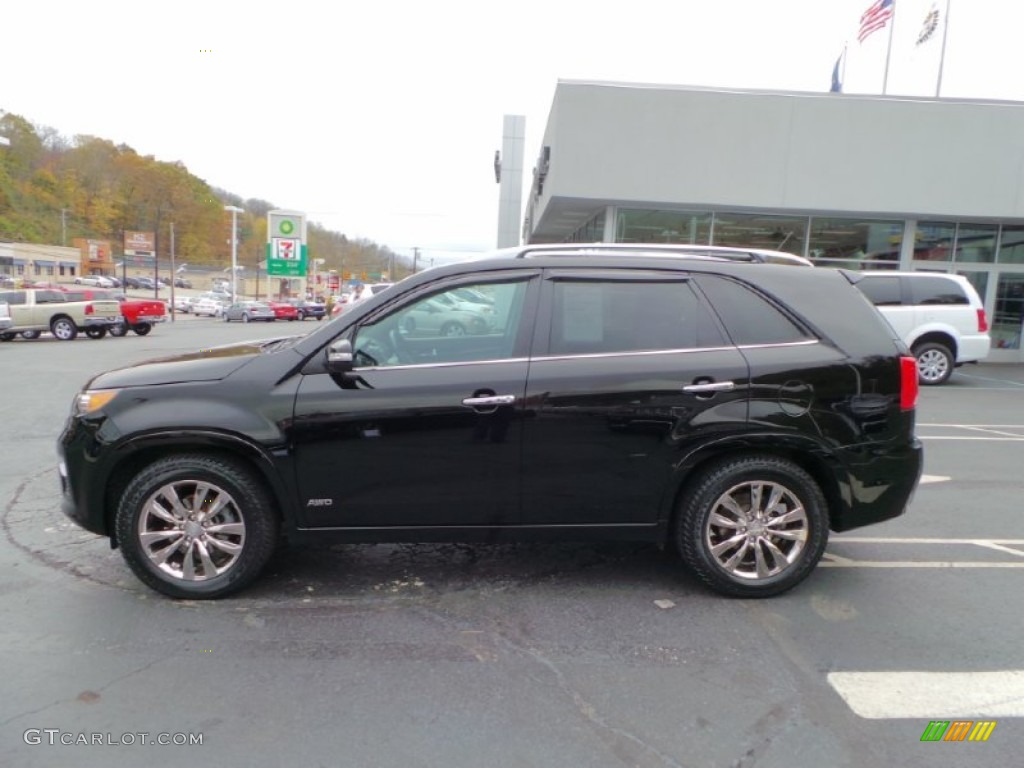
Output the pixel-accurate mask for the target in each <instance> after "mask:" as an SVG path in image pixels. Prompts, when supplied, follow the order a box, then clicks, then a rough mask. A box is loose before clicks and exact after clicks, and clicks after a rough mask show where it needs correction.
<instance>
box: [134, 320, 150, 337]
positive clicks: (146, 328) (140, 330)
mask: <svg viewBox="0 0 1024 768" xmlns="http://www.w3.org/2000/svg"><path fill="white" fill-rule="evenodd" d="M132 330H133V331H135V333H136V334H138V335H139V336H145V335H146V334H147V333H149V332H150V331H152V330H153V326H152V324H151V323H136V324H135V325H133V326H132Z"/></svg>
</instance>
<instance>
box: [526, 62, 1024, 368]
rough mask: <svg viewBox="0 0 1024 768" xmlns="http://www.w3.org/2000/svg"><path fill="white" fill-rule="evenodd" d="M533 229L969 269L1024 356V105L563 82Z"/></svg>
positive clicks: (529, 225)
mask: <svg viewBox="0 0 1024 768" xmlns="http://www.w3.org/2000/svg"><path fill="white" fill-rule="evenodd" d="M523 240H524V242H528V243H544V242H573V241H576V242H592V241H604V242H628V243H645V242H646V243H703V244H712V245H734V246H748V247H758V248H773V249H777V250H782V251H787V252H790V253H795V254H799V255H802V256H805V257H807V258H809V259H811V260H812V261H814V262H815V264H817V265H819V266H823V267H843V268H848V269H889V268H899V269H907V270H932V271H942V272H957V273H960V274H963V275H965V276H966V277H968V278H969V279H970V280H971V282H972V283H973V284H974V286H975V287H976V288H977V289H978V293H979V294H980V295H981V297H982V299H983V300H984V302H985V308H986V310H987V312H988V317H989V320H990V322H991V325H992V346H993V349H992V354H991V355H990V357H989V360H991V361H996V362H1020V361H1024V349H1022V344H1021V326H1022V322H1024V104H1022V103H1017V102H998V101H976V100H963V99H946V98H940V99H927V98H917V97H902V96H900V97H896V96H862V95H849V94H838V93H800V92H776V91H742V90H727V89H712V88H694V87H674V86H665V85H657V86H655V85H636V84H620V83H603V82H581V81H560V82H559V83H558V85H557V87H556V90H555V96H554V100H553V103H552V106H551V113H550V115H549V118H548V123H547V126H546V128H545V131H544V138H543V140H542V142H541V148H540V152H539V155H538V157H537V159H536V161H535V166H534V169H533V181H532V188H531V190H530V192H529V195H528V200H527V203H526V214H525V217H524V220H523Z"/></svg>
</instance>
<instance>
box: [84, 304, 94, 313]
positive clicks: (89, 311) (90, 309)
mask: <svg viewBox="0 0 1024 768" xmlns="http://www.w3.org/2000/svg"><path fill="white" fill-rule="evenodd" d="M85 314H87V315H91V314H92V304H86V305H85Z"/></svg>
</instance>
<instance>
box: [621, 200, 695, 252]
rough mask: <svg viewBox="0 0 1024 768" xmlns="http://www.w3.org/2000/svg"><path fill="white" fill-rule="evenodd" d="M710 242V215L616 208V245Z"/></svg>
mask: <svg viewBox="0 0 1024 768" xmlns="http://www.w3.org/2000/svg"><path fill="white" fill-rule="evenodd" d="M710 239H711V213H710V212H707V211H658V210H643V209H630V208H621V209H619V212H618V216H617V217H616V221H615V242H617V243H686V244H687V245H707V244H708V243H709V242H710Z"/></svg>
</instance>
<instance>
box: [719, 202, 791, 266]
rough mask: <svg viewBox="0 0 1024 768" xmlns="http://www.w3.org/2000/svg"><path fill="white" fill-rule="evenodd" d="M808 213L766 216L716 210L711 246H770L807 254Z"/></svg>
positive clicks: (776, 249) (769, 247)
mask: <svg viewBox="0 0 1024 768" xmlns="http://www.w3.org/2000/svg"><path fill="white" fill-rule="evenodd" d="M806 239H807V217H806V216H799V217H797V216H766V215H764V214H760V213H729V212H725V213H716V214H715V227H714V232H713V239H712V243H711V244H712V245H728V246H736V247H747V248H768V249H771V250H773V251H785V252H786V253H795V254H796V255H798V256H803V255H804V241H805V240H806Z"/></svg>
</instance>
